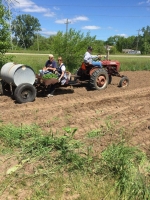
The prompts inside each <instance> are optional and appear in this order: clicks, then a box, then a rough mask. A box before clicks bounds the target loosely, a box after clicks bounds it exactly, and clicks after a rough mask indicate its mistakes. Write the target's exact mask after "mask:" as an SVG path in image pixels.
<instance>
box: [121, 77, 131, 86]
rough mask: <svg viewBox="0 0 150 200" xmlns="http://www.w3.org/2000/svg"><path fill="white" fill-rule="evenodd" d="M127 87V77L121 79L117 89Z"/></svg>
mask: <svg viewBox="0 0 150 200" xmlns="http://www.w3.org/2000/svg"><path fill="white" fill-rule="evenodd" d="M128 85H129V79H128V77H127V76H124V77H122V78H121V80H120V82H119V85H118V87H127V86H128Z"/></svg>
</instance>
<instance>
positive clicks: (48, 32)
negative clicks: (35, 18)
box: [40, 28, 57, 36]
mask: <svg viewBox="0 0 150 200" xmlns="http://www.w3.org/2000/svg"><path fill="white" fill-rule="evenodd" d="M40 33H41V34H42V35H46V36H50V35H56V34H57V32H56V31H48V30H47V29H46V28H42V31H40Z"/></svg>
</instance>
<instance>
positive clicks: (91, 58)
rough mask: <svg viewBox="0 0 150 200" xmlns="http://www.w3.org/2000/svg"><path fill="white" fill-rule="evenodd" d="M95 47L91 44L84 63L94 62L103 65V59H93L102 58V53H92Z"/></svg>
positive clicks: (96, 64)
mask: <svg viewBox="0 0 150 200" xmlns="http://www.w3.org/2000/svg"><path fill="white" fill-rule="evenodd" d="M92 50H93V48H92V47H91V46H89V47H88V48H87V52H86V53H85V54H84V63H85V64H92V65H94V66H99V67H102V63H101V61H94V60H93V59H97V58H101V55H97V56H96V55H91V53H92Z"/></svg>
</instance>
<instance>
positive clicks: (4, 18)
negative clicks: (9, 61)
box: [0, 2, 10, 54]
mask: <svg viewBox="0 0 150 200" xmlns="http://www.w3.org/2000/svg"><path fill="white" fill-rule="evenodd" d="M8 20H9V13H8V11H7V10H6V8H5V7H4V6H3V5H2V4H1V2H0V54H4V53H6V52H7V51H8V49H9V48H10V32H9V24H8Z"/></svg>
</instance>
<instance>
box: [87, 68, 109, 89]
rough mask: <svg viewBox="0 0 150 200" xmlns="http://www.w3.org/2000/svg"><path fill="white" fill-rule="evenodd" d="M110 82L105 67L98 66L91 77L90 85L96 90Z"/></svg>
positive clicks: (103, 87)
mask: <svg viewBox="0 0 150 200" xmlns="http://www.w3.org/2000/svg"><path fill="white" fill-rule="evenodd" d="M108 82H109V77H108V73H107V71H106V70H105V69H103V68H102V69H101V68H97V69H96V70H95V71H94V72H93V73H92V75H91V77H90V87H91V88H92V89H96V90H103V89H105V88H106V87H107V85H108Z"/></svg>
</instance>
